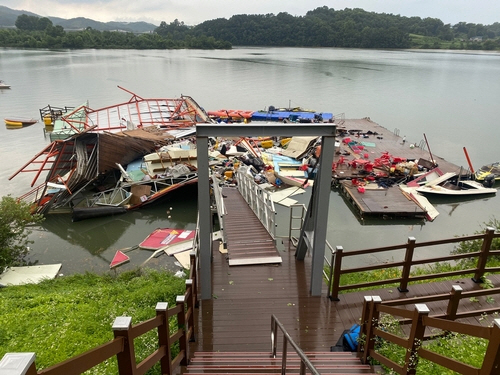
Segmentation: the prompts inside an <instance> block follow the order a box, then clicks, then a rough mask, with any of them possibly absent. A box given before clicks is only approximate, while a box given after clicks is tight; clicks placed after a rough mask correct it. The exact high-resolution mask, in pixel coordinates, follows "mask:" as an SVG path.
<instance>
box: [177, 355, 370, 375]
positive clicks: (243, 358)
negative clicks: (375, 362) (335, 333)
mask: <svg viewBox="0 0 500 375" xmlns="http://www.w3.org/2000/svg"><path fill="white" fill-rule="evenodd" d="M305 354H306V355H307V356H308V358H309V360H310V361H311V362H312V364H313V365H314V366H315V367H316V369H317V370H318V371H319V372H320V373H321V374H322V375H326V374H337V375H338V374H348V375H355V374H375V373H376V372H374V371H373V368H372V367H371V366H370V365H363V364H361V362H360V360H359V359H358V358H357V357H356V356H355V354H354V353H351V352H314V353H313V352H310V353H309V352H308V353H305ZM281 361H282V357H281V353H278V355H277V357H276V358H271V356H270V352H195V353H194V355H193V357H192V358H191V361H190V364H189V365H188V366H187V367H186V368H185V369H184V371H183V374H189V375H202V374H210V375H214V374H225V375H227V374H238V375H257V374H258V375H262V374H273V375H274V374H280V373H281ZM286 373H297V374H298V373H300V360H299V357H298V356H297V355H296V354H295V353H294V352H293V353H292V352H288V354H287V366H286Z"/></svg>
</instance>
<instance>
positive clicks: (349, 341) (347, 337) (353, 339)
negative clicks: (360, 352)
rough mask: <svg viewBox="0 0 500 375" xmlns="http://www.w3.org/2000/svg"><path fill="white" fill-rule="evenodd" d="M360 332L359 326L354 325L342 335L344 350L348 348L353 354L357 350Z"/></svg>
mask: <svg viewBox="0 0 500 375" xmlns="http://www.w3.org/2000/svg"><path fill="white" fill-rule="evenodd" d="M360 331H361V326H360V325H359V324H354V325H353V326H352V327H351V328H349V330H348V331H347V332H345V333H344V334H343V337H342V339H343V344H344V347H345V348H348V349H349V350H350V351H351V352H355V351H356V350H357V349H358V337H359V332H360Z"/></svg>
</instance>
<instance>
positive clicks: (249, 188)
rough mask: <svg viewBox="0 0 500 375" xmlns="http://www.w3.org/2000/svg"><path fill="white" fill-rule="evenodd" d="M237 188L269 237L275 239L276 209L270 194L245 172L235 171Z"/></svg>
mask: <svg viewBox="0 0 500 375" xmlns="http://www.w3.org/2000/svg"><path fill="white" fill-rule="evenodd" d="M236 181H237V183H238V190H239V192H240V194H241V195H242V197H243V198H244V199H245V201H246V202H247V203H248V205H249V206H250V208H251V209H252V211H253V212H254V213H255V215H256V216H257V217H258V218H259V220H260V222H261V223H262V225H264V227H265V228H266V230H267V231H268V232H269V234H270V235H271V237H272V238H273V239H274V240H275V239H276V209H275V207H274V202H273V200H272V198H271V194H270V193H269V192H268V191H266V190H265V189H263V188H262V187H260V186H259V185H258V184H256V183H255V182H254V181H253V179H252V178H250V176H248V175H247V174H246V173H236Z"/></svg>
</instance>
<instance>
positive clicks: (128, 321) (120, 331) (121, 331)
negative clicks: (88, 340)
mask: <svg viewBox="0 0 500 375" xmlns="http://www.w3.org/2000/svg"><path fill="white" fill-rule="evenodd" d="M131 326H132V318H131V317H130V316H119V317H117V318H116V319H115V321H114V322H113V326H112V329H113V333H114V335H115V338H119V337H122V338H124V344H123V350H122V351H121V352H120V353H118V354H117V355H116V359H117V360H118V373H119V374H120V375H134V373H135V369H136V364H135V351H134V340H133V338H131V337H130V328H131Z"/></svg>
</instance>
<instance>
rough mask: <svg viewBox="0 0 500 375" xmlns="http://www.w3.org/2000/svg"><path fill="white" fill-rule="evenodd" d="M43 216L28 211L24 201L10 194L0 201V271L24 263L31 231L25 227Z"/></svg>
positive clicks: (38, 221)
mask: <svg viewBox="0 0 500 375" xmlns="http://www.w3.org/2000/svg"><path fill="white" fill-rule="evenodd" d="M42 220H43V216H41V215H38V214H35V215H32V214H31V212H30V206H29V205H28V204H27V203H26V202H22V201H17V200H16V199H14V198H12V197H11V196H10V195H9V196H5V197H2V200H1V201H0V273H2V272H4V271H5V269H6V268H7V267H10V266H20V265H25V264H26V260H25V257H26V255H27V254H28V251H29V249H28V245H29V244H30V243H33V241H30V240H29V239H28V237H29V234H30V233H31V231H30V230H28V229H27V227H28V226H29V225H31V224H36V223H40V222H41V221H42Z"/></svg>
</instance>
